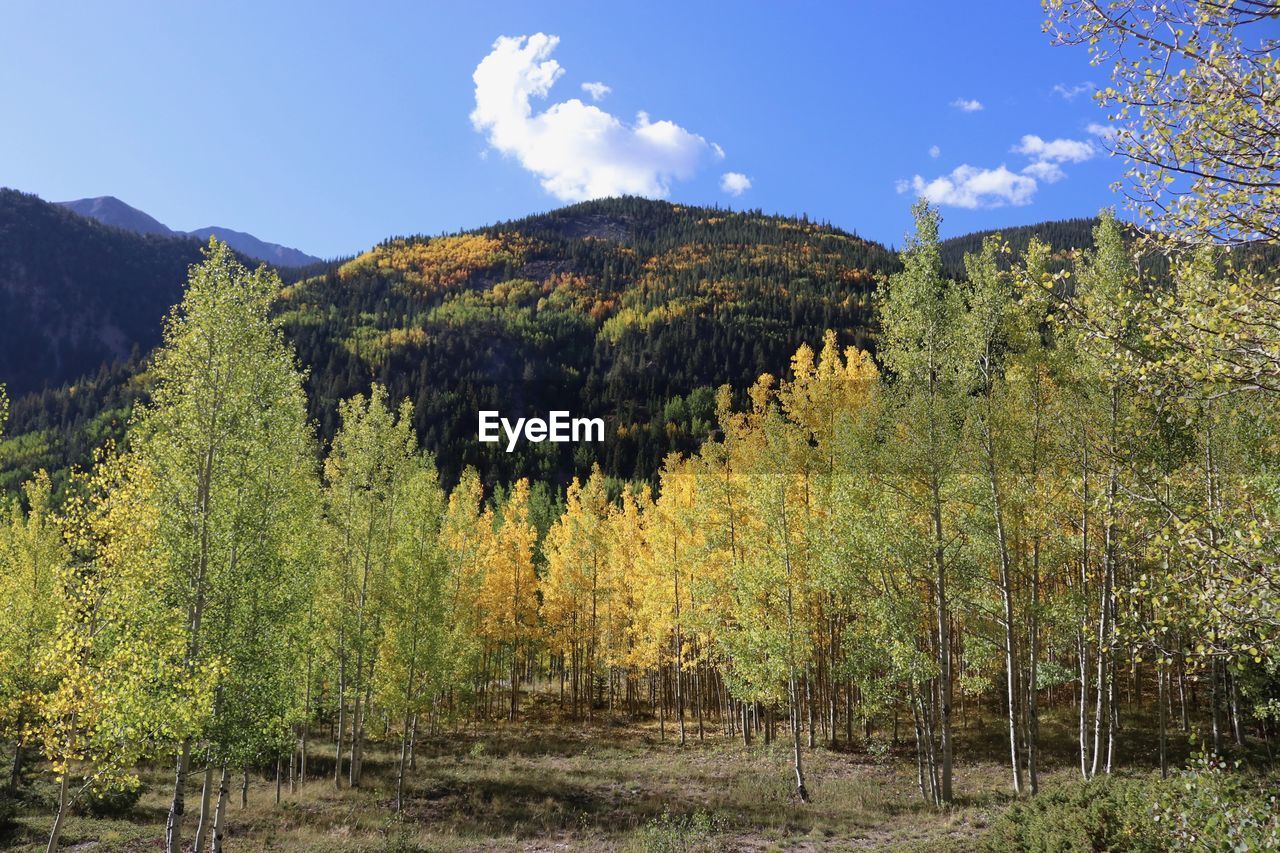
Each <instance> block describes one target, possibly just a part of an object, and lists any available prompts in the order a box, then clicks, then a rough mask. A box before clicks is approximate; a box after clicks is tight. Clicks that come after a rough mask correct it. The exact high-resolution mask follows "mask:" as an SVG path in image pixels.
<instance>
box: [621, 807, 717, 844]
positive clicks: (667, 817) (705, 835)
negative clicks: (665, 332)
mask: <svg viewBox="0 0 1280 853" xmlns="http://www.w3.org/2000/svg"><path fill="white" fill-rule="evenodd" d="M723 829H724V826H723V822H722V821H720V820H719V819H717V818H716V817H714V816H713V815H710V814H708V813H707V812H704V811H702V810H701V809H699V810H698V811H696V812H694V813H692V814H687V815H673V814H671V812H669V811H668V810H667V809H665V808H664V809H663V810H662V814H660V815H658V816H657V817H655V818H653V819H651V820H650V821H649V822H648V823H647V824H646V825H645V826H644V828H643V829H641V830H640V831H639V832H638V833H637V834H636V838H635V839H634V842H635V843H634V844H633V845H631V846H632V847H633V848H634V849H637V850H644V851H648V853H716V851H719V850H722V849H724V847H723V845H722V844H720V842H719V840H718V839H717V838H716V835H717V834H718V833H720V832H722V831H723Z"/></svg>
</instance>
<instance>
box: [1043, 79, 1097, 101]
mask: <svg viewBox="0 0 1280 853" xmlns="http://www.w3.org/2000/svg"><path fill="white" fill-rule="evenodd" d="M1096 88H1098V87H1097V86H1095V85H1093V84H1092V83H1089V82H1087V81H1086V82H1084V83H1077V84H1076V85H1074V86H1068V85H1067V84H1065V83H1058V84H1057V85H1055V86H1054V87H1053V92H1054V94H1056V95H1061V96H1062V98H1063V100H1066V101H1074V100H1075V99H1076V98H1078V97H1080V96H1081V95H1087V94H1088V93H1090V92H1092V91H1093V90H1094V89H1096Z"/></svg>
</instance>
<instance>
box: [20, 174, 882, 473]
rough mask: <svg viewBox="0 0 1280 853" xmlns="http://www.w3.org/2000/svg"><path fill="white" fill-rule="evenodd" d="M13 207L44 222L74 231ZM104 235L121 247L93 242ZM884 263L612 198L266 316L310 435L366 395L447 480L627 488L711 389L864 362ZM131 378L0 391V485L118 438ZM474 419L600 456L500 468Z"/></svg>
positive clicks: (789, 232)
mask: <svg viewBox="0 0 1280 853" xmlns="http://www.w3.org/2000/svg"><path fill="white" fill-rule="evenodd" d="M21 198H22V199H24V200H25V201H26V202H27V203H28V205H29V206H30V207H32V208H33V209H35V210H38V211H39V212H40V214H41V215H44V216H63V217H64V218H65V217H66V216H67V215H66V214H65V213H62V212H61V211H57V210H56V209H55V208H53V207H52V206H50V205H43V203H41V202H39V201H38V200H36V199H34V198H31V197H21ZM73 219H74V218H73ZM72 224H74V225H77V226H79V227H85V228H98V229H99V230H100V231H101V230H103V229H101V228H100V227H99V226H96V225H95V224H93V223H87V222H85V221H83V220H74V221H73V223H72ZM95 233H97V232H95ZM117 236H118V237H119V238H121V239H123V238H125V237H131V235H123V234H120V232H115V231H107V232H106V237H117ZM45 239H49V238H48V237H47V236H46V237H45ZM132 239H137V240H142V239H144V238H132ZM148 239H156V240H158V238H148ZM157 245H161V246H162V247H164V248H166V249H168V248H169V247H171V246H174V245H179V244H178V243H176V242H169V243H163V242H158V243H157ZM181 245H184V246H185V244H181ZM186 262H187V261H186V260H185V258H184V260H183V261H182V263H184V264H185V263H186ZM103 263H105V261H103ZM897 263H898V262H897V258H896V256H895V255H894V254H893V253H892V252H890V251H888V250H887V249H885V248H884V247H882V246H880V245H878V244H875V243H872V242H869V241H866V240H862V239H860V238H858V237H856V236H854V235H852V234H849V233H846V232H843V231H840V230H839V229H836V228H833V227H830V226H826V225H819V224H816V223H812V222H809V221H806V220H804V219H797V218H787V217H778V216H766V215H764V214H762V213H759V212H745V213H734V212H729V211H724V210H719V209H715V208H683V207H679V206H676V205H672V204H668V203H665V202H653V201H646V200H642V199H617V200H608V201H599V202H591V203H587V204H582V205H575V206H573V207H569V208H565V209H562V210H558V211H555V212H552V213H549V214H545V215H540V216H534V217H530V218H527V219H523V220H519V221H515V222H510V223H503V224H500V225H496V226H493V227H491V228H486V229H480V230H477V231H473V232H468V233H465V234H456V235H448V236H440V237H408V238H395V239H391V240H388V241H386V242H384V243H383V244H381V245H379V246H377V247H375V248H374V249H372V250H370V251H369V252H367V253H365V254H363V255H361V256H359V257H357V258H355V259H352V260H351V261H349V262H347V263H344V264H341V265H336V264H335V265H333V266H331V267H328V268H326V271H324V272H321V273H320V274H317V275H313V276H312V277H310V278H304V279H303V280H301V281H295V282H294V283H293V284H291V285H290V286H288V287H286V288H285V290H284V291H283V294H282V296H281V298H280V300H279V302H278V304H277V308H276V310H277V312H278V314H279V316H280V319H281V320H282V322H283V326H284V330H285V334H286V337H287V338H288V339H289V340H290V342H291V343H292V344H293V346H294V348H295V350H296V352H297V354H298V358H299V360H300V362H301V364H302V365H303V366H305V367H306V368H307V369H308V371H309V373H308V376H307V387H308V391H309V405H310V413H311V416H312V417H313V418H314V419H315V420H316V422H317V423H318V425H319V429H320V434H321V437H322V438H324V439H328V438H331V437H332V436H333V434H334V431H335V429H336V425H337V402H338V401H339V400H340V399H342V398H344V397H347V396H350V395H351V394H354V393H356V392H359V391H364V392H367V391H368V390H369V387H370V384H371V382H374V381H377V382H379V383H381V384H383V385H385V386H386V387H387V388H388V389H389V393H390V394H391V396H392V397H393V398H396V399H401V398H404V397H410V398H412V399H414V400H415V401H416V402H417V408H416V409H415V421H414V426H415V428H416V430H417V432H418V434H419V436H420V437H421V439H422V441H423V443H424V446H426V447H428V448H430V449H431V450H433V451H434V452H436V453H437V454H438V455H439V458H440V460H441V464H442V466H443V471H442V473H443V475H444V476H445V479H446V481H449V482H451V481H452V480H453V479H455V478H456V477H457V475H458V473H459V472H460V471H461V469H462V467H463V466H464V465H468V464H471V465H476V466H477V467H478V468H479V469H480V470H481V471H482V472H483V474H484V479H485V481H486V482H487V483H490V484H493V483H496V482H509V481H510V480H512V479H514V478H515V477H516V476H522V475H528V476H534V475H536V476H538V477H539V478H545V479H549V480H552V481H555V482H559V483H565V482H567V481H568V478H569V477H570V476H571V475H572V474H573V473H580V474H582V473H585V472H586V471H588V470H589V469H590V466H591V464H592V463H594V462H599V463H600V464H601V465H602V466H603V468H604V470H605V471H607V472H608V473H609V474H611V475H614V476H618V477H621V478H626V479H629V478H632V477H651V476H653V474H654V473H655V472H656V470H657V466H658V465H659V464H660V462H661V460H662V458H663V457H664V456H665V455H666V453H668V452H670V451H672V450H679V451H683V452H689V451H691V450H693V449H694V448H696V447H697V446H698V444H699V443H700V441H701V440H702V439H703V438H704V437H705V436H706V435H707V433H708V431H709V430H710V429H711V427H712V423H713V420H714V418H713V414H714V404H713V394H714V389H715V388H716V387H718V386H719V385H721V384H724V383H729V384H732V385H734V386H735V387H738V388H743V387H745V386H746V385H747V384H748V383H749V382H750V381H751V380H752V379H753V378H754V377H755V376H758V375H759V374H760V373H761V372H764V371H767V370H776V369H777V366H778V365H780V364H785V363H786V359H787V358H788V357H789V356H790V353H792V352H794V350H795V348H796V347H797V346H798V345H799V344H800V343H802V342H803V341H805V340H813V339H815V337H816V336H819V335H821V333H822V331H823V330H824V329H827V328H830V329H834V330H836V332H837V333H838V334H839V335H840V338H841V340H844V341H847V342H849V343H854V344H858V345H861V346H872V341H873V332H872V328H871V324H872V320H871V318H872V308H873V305H872V302H873V294H874V290H875V287H876V282H877V280H879V279H881V278H883V276H884V275H886V274H888V273H889V272H891V271H892V270H893V269H895V268H896V265H897ZM184 274H185V268H184ZM178 280H180V277H179V278H175V281H178ZM148 310H149V311H151V315H150V316H154V317H155V327H156V329H157V330H158V326H159V318H160V317H161V316H163V313H164V311H163V310H162V309H160V308H159V307H158V306H152V307H149V308H148V307H139V308H138V309H137V310H136V311H135V312H134V314H132V315H131V316H133V317H134V318H135V322H136V323H138V324H139V329H138V330H137V334H138V336H139V337H138V343H139V344H140V346H141V350H142V352H144V353H145V351H146V349H147V348H148V346H149V344H151V343H154V342H155V340H156V339H157V333H156V332H153V331H152V330H151V329H150V328H149V327H143V324H142V318H143V317H144V316H147V311H148ZM48 322H51V321H42V323H41V324H40V328H43V327H44V325H45V324H46V323H48ZM144 366H145V360H143V359H135V360H134V361H133V363H116V364H113V365H109V366H106V367H103V368H100V369H97V370H95V372H93V373H91V374H90V375H88V376H86V377H84V378H82V379H80V380H78V381H77V382H76V383H75V385H74V387H64V388H62V389H60V390H57V389H55V390H50V391H46V392H44V393H41V394H38V395H27V396H19V394H20V393H21V391H23V390H24V385H23V383H21V382H15V383H13V384H12V385H11V390H12V391H16V392H18V393H15V394H13V396H14V398H15V399H14V403H13V412H12V420H11V424H10V436H11V437H10V438H9V439H8V440H7V441H6V442H5V443H4V444H0V485H4V486H7V487H8V488H14V487H16V485H17V483H18V482H19V479H20V477H21V476H23V475H22V474H21V473H20V472H22V471H30V470H33V469H34V468H38V467H44V468H47V469H49V470H52V471H58V470H60V469H64V468H65V467H66V465H67V462H68V461H69V460H70V461H81V462H83V461H85V460H87V458H88V454H89V453H90V452H91V450H92V449H93V448H94V447H96V446H98V445H99V444H101V442H102V441H103V440H104V439H105V438H107V437H110V436H114V435H119V434H120V430H121V427H122V426H123V423H124V420H125V419H126V417H127V412H128V410H129V407H130V405H131V403H132V402H133V401H135V400H137V399H139V398H140V397H141V396H142V395H145V393H146V389H147V387H148V385H147V379H146V376H145V374H142V375H139V371H141V370H142V369H143V368H144ZM480 408H493V409H499V410H502V411H503V412H504V413H509V414H511V415H521V416H523V415H530V414H535V413H545V412H546V411H547V410H549V409H553V408H560V409H567V410H568V411H570V412H572V413H573V414H575V415H582V416H593V417H594V416H600V417H604V418H606V420H607V430H606V441H605V443H604V445H603V446H602V447H579V448H577V449H576V450H575V449H572V448H568V447H566V446H564V445H552V444H542V445H533V446H530V445H525V446H523V447H521V448H520V449H519V450H518V451H517V452H515V453H511V454H508V453H506V452H505V450H504V449H503V448H502V447H499V446H498V445H485V446H479V445H477V443H476V441H475V435H476V423H475V418H476V411H477V410H478V409H480ZM57 480H58V482H59V483H60V482H61V481H62V478H61V477H58V478H57Z"/></svg>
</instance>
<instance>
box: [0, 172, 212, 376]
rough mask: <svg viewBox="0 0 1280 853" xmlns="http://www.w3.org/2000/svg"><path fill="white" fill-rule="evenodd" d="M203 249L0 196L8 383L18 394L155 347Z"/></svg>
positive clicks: (0, 354)
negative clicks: (162, 326) (137, 351)
mask: <svg viewBox="0 0 1280 853" xmlns="http://www.w3.org/2000/svg"><path fill="white" fill-rule="evenodd" d="M103 202H104V203H103V205H102V209H103V210H104V211H105V212H110V213H113V214H121V213H127V211H120V210H118V209H115V208H114V206H112V205H110V204H109V203H108V202H107V201H106V200H103ZM129 210H132V209H131V208H130V209H129ZM133 212H134V213H136V212H137V211H133ZM135 222H136V223H137V222H140V221H138V220H135ZM141 224H143V225H145V223H141ZM200 248H201V244H200V241H199V240H196V239H195V238H193V237H192V238H189V237H178V238H175V237H169V236H160V235H159V234H155V233H151V234H143V233H134V232H132V231H126V230H121V229H118V228H109V227H107V226H105V225H101V224H99V223H98V222H96V221H94V220H93V219H88V218H85V217H83V216H79V215H77V214H75V213H73V212H72V211H70V210H67V209H65V208H63V207H60V206H58V205H53V204H49V203H48V202H45V201H41V200H40V199H39V198H37V197H36V196H34V195H27V194H25V193H20V192H16V191H14V190H6V189H0V382H2V383H4V384H5V385H7V386H8V389H9V394H10V396H13V397H17V396H20V395H22V394H24V393H27V392H31V391H38V390H40V389H41V388H44V387H46V386H50V385H52V386H57V385H60V384H62V383H64V382H70V381H72V380H74V379H76V378H78V377H80V376H82V375H84V374H87V373H93V372H96V371H97V370H98V369H99V368H100V367H102V366H103V365H104V364H108V363H111V362H114V361H117V360H119V359H124V358H128V357H129V356H130V354H131V353H133V352H134V350H135V349H137V350H139V351H140V352H146V351H147V350H149V349H151V348H152V347H154V346H155V345H156V344H157V343H159V342H160V327H161V320H162V319H163V317H164V315H165V314H166V313H167V312H168V310H169V308H170V306H172V305H173V304H174V302H176V301H177V300H178V299H180V298H181V296H182V285H183V282H184V281H185V279H186V274H187V267H189V266H190V265H191V264H193V263H198V262H199V261H200V258H201V254H200Z"/></svg>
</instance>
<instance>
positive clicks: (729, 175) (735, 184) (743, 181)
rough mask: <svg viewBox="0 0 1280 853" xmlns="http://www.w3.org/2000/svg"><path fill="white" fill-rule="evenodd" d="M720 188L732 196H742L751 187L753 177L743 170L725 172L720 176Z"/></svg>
mask: <svg viewBox="0 0 1280 853" xmlns="http://www.w3.org/2000/svg"><path fill="white" fill-rule="evenodd" d="M720 189H722V190H724V191H725V192H727V193H728V194H729V195H732V196H740V195H742V194H743V193H744V192H746V191H747V190H749V189H751V179H750V178H748V177H747V176H746V175H744V174H742V173H741V172H725V173H724V174H723V175H721V176H720Z"/></svg>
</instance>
